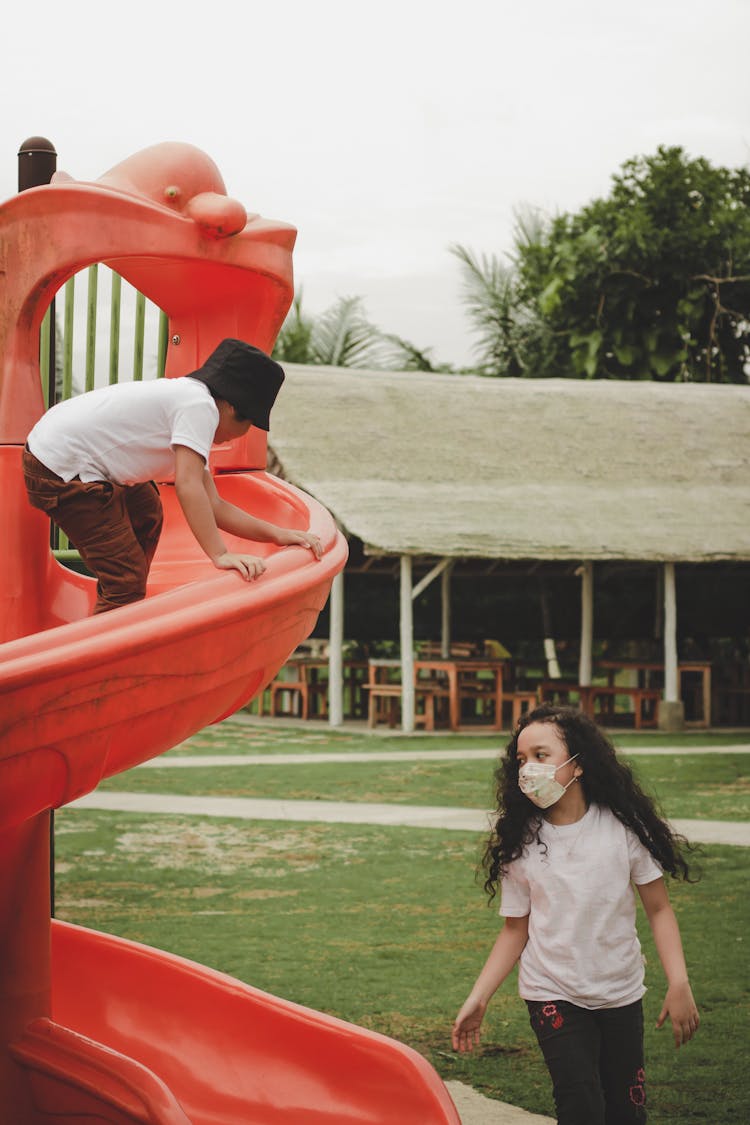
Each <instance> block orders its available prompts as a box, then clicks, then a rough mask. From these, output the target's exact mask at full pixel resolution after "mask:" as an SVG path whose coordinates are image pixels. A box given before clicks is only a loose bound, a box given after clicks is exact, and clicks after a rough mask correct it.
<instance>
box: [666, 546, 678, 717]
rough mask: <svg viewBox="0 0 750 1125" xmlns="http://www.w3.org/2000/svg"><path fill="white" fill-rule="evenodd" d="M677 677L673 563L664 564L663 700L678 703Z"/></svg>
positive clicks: (675, 589) (675, 603)
mask: <svg viewBox="0 0 750 1125" xmlns="http://www.w3.org/2000/svg"><path fill="white" fill-rule="evenodd" d="M679 699H680V691H679V682H678V675H677V586H676V583H675V574H674V563H669V562H668V563H664V700H665V702H666V703H678V702H679Z"/></svg>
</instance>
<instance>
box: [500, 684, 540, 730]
mask: <svg viewBox="0 0 750 1125" xmlns="http://www.w3.org/2000/svg"><path fill="white" fill-rule="evenodd" d="M538 702H539V696H538V695H537V693H536V692H535V691H507V692H503V710H504V709H505V704H506V703H510V716H511V729H512V730H515V728H516V727H517V726H518V722H519V720H520V718H521V715H523V713H524V711H533V709H534V708H535V707H536V705H537V703H538Z"/></svg>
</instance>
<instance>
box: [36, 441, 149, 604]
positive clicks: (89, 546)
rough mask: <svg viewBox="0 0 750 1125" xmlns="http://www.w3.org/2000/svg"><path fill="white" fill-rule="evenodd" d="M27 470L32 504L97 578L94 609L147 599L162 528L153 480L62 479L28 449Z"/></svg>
mask: <svg viewBox="0 0 750 1125" xmlns="http://www.w3.org/2000/svg"><path fill="white" fill-rule="evenodd" d="M23 473H24V481H25V483H26V491H27V493H28V496H29V501H30V503H31V504H32V505H33V507H35V508H39V509H40V510H41V511H42V512H46V513H47V515H49V516H51V518H52V519H53V520H54V521H55V523H56V524H57V526H58V527H59V528H60V530H61V531H64V532H65V534H66V535H67V537H68V539H69V540H70V541H71V543H72V544H73V546H74V547H76V548H77V549H78V551H79V552H80V555H81V558H82V559H83V561H84V563H85V564H86V566H87V567H88V569H89V570H90V571H91V572H92V574H93V575H94V576H95V577H96V580H97V585H96V594H97V597H96V605H95V606H94V613H104V612H105V611H106V610H108V609H116V608H117V607H118V606H121V605H128V604H129V603H130V602H137V601H140V600H141V598H144V597H145V596H146V579H147V578H148V572H149V569H150V567H151V562H152V560H153V557H154V554H155V552H156V547H157V544H158V542H159V536H160V534H161V527H162V507H161V500H160V498H159V489H158V488H157V487H156V485H155V484H154V482H153V481H148V482H146V483H145V484H134V485H121V484H112V483H111V482H110V481H91V483H89V484H84V483H83V481H80V480H79V479H78V478H77V477H76V478H75V479H74V480H71V481H64V480H63V479H62V477H59V476H57V474H56V473H53V472H52V471H51V470H50V469H48V468H47V467H46V465H43V464H42V462H41V461H40V460H38V458H36V457H35V456H34V454H33V453H32V452H31V451H30V450H28V449H25V450H24V454H23Z"/></svg>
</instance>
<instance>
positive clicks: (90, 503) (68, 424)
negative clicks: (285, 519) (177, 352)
mask: <svg viewBox="0 0 750 1125" xmlns="http://www.w3.org/2000/svg"><path fill="white" fill-rule="evenodd" d="M283 381H284V372H283V370H282V369H281V367H280V366H279V365H278V364H277V363H276V362H275V361H274V360H272V359H271V358H270V357H269V356H267V355H266V354H265V352H262V351H260V350H259V349H258V348H255V347H253V346H252V345H250V344H246V343H244V341H242V340H232V339H227V340H222V342H221V343H220V344H219V346H218V347H217V348H216V349H215V351H213V352H212V353H211V355H210V356H209V357H208V359H207V360H206V362H205V363H204V364H203V365H202V367H199V368H198V370H197V371H191V372H190V373H189V374H188V375H184V376H182V377H180V378H177V379H157V380H153V381H151V382H139V383H122V384H116V385H113V386H108V387H102V388H100V389H99V390H94V391H88V392H87V393H86V394H82V395H78V396H77V397H75V398H72V399H69V400H67V401H66V402H60V403H58V404H57V405H56V406H53V407H52V408H51V410H48V411H47V413H46V414H45V415H43V417H42V418H40V420H39V421H38V422H37V424H36V425H35V426H34V428H33V429H32V431H31V433H30V434H29V437H28V441H27V444H26V449H25V450H24V454H23V469H24V479H25V483H26V491H27V493H28V496H29V501H30V503H31V504H32V505H33V506H34V507H35V508H39V509H41V511H43V512H47V513H48V515H50V516H51V517H52V519H53V520H54V521H55V523H56V524H57V525H58V526H59V527H60V528H61V529H62V531H64V532H65V534H66V535H67V536H68V538H69V539H70V541H71V543H73V544H74V545H75V546H76V547H77V549H78V551H79V552H80V554H81V558H82V559H83V561H84V562H85V564H86V566H87V567H88V569H89V570H90V571H91V572H92V573H93V574H94V575H95V577H96V579H97V598H96V605H95V607H94V613H103V612H105V611H106V610H110V609H115V608H116V607H118V606H122V605H128V604H129V603H130V602H136V601H140V599H141V598H143V597H145V594H146V580H147V578H148V572H149V568H150V566H151V562H152V560H153V557H154V554H155V552H156V547H157V544H158V542H159V535H160V533H161V527H162V507H161V500H160V498H159V490H158V488H157V486H156V484H155V483H154V481H155V480H165V479H170V478H172V477H173V478H174V482H175V489H176V492H177V499H178V500H179V503H180V506H181V507H182V510H183V512H184V515H185V519H186V520H187V522H188V525H189V527H190V530H191V531H192V533H193V535H194V536H195V538H196V540H197V541H198V543H199V544H200V546H201V548H202V549H203V551H204V552H205V553H206V555H207V556H208V558H209V559H210V560H211V562H212V563H213V564H214V566H215V567H218V568H219V569H220V570H237V571H239V573H240V574H241V575H242V577H243V578H244V579H246V580H248V581H249V580H251V579H253V578H257V577H258V576H259V575H260V574H262V573H263V571H264V570H265V563H264V562H263V560H262V559H261V558H257V557H255V556H253V555H244V554H235V553H233V552H231V551H228V550H227V548H226V545H225V543H224V541H223V539H222V537H221V532H222V531H226V532H229V533H231V534H232V535H237V536H240V537H242V538H244V539H254V540H256V541H258V540H260V541H262V542H271V543H277V544H279V545H281V546H287V545H289V544H293V543H294V544H300V545H302V546H304V547H309V549H310V550H311V551H312V552H313V554H314V555H315V557H316V558H320V557H321V554H322V548H321V544H320V540H319V539H318V538H317V536H315V535H311V534H309V533H308V532H304V531H292V530H289V529H287V528H282V527H277V526H276V525H275V524H271V523H268V522H267V521H265V520H259V519H255V517H253V516H251V515H249V514H248V513H247V512H245V511H243V510H242V509H241V508H238V507H236V506H235V505H234V504H230V503H228V502H227V501H226V500H222V499H221V497H220V496H219V494H218V492H217V491H216V486H215V484H214V482H213V479H212V477H211V474H210V472H209V471H208V455H209V452H210V449H211V445H212V444H214V443H219V442H225V441H231V440H232V439H233V438H237V437H241V436H242V435H244V434H246V433H247V431H248V430H249V429H250V426H251V425H254V426H258V427H259V428H260V429H262V430H268V428H269V424H270V423H269V415H270V412H271V407H272V406H273V404H274V401H275V399H276V395H277V394H278V391H279V388H280V387H281V384H282V382H283Z"/></svg>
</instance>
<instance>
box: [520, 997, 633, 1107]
mask: <svg viewBox="0 0 750 1125" xmlns="http://www.w3.org/2000/svg"><path fill="white" fill-rule="evenodd" d="M526 1003H527V1006H528V1009H529V1015H530V1017H531V1026H532V1028H533V1029H534V1031H535V1032H536V1037H537V1039H538V1040H539V1046H540V1047H541V1048H542V1053H543V1055H544V1061H545V1062H546V1063H547V1068H548V1070H549V1072H550V1075H551V1077H552V1088H553V1093H554V1096H555V1106H556V1107H557V1121H558V1125H643V1122H645V1121H646V1075H645V1072H644V1069H643V1007H642V1004H641V1001H640V1000H638V1001H637V1002H636V1003H635V1004H628V1005H626V1006H625V1007H624V1008H599V1009H598V1010H596V1011H589V1010H588V1009H586V1008H578V1007H576V1005H575V1004H569V1003H567V1001H565V1000H555V1001H549V1002H548V1003H545V1002H543V1001H538V1002H537V1001H529V1000H527V1001H526Z"/></svg>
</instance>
